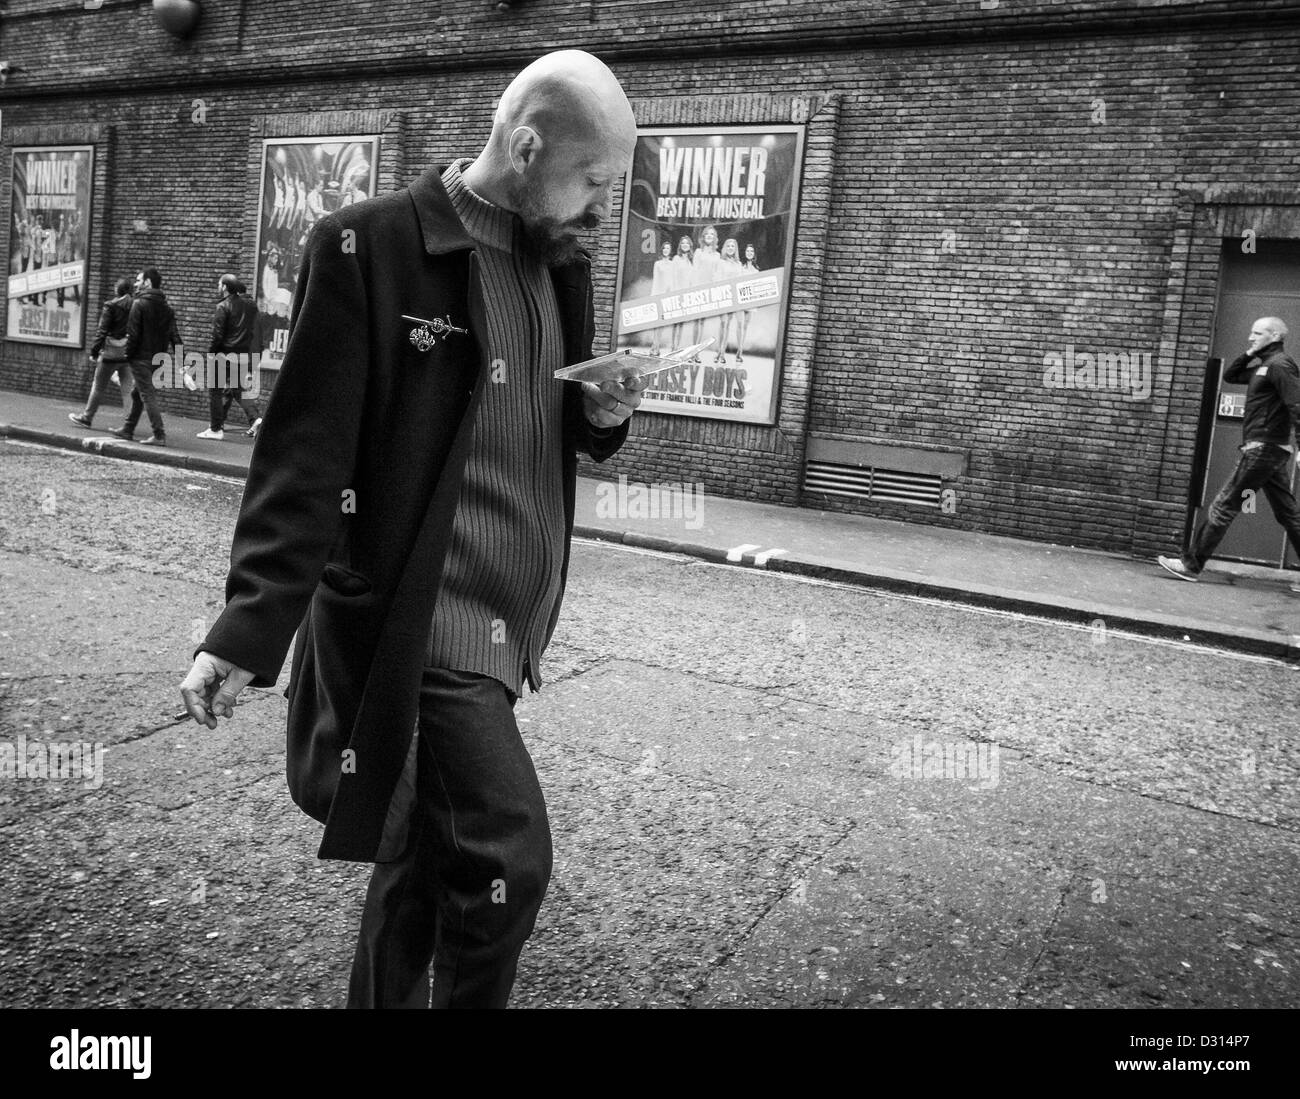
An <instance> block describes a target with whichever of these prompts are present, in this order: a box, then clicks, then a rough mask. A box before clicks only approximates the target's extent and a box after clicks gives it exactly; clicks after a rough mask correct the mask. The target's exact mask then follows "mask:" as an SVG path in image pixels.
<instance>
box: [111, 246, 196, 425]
mask: <svg viewBox="0 0 1300 1099" xmlns="http://www.w3.org/2000/svg"><path fill="white" fill-rule="evenodd" d="M135 282H136V287H137V288H138V293H137V295H136V299H135V301H133V302H132V303H131V313H130V315H129V316H128V317H127V320H126V358H127V363H128V365H129V366H130V367H131V378H132V379H133V380H134V382H135V392H134V393H132V394H131V411H130V412H128V413H127V414H126V423H124V424H123V425H122V426H121V427H120V428H118V430H116V431H113V432H110V434H112V435H116V436H118V437H119V438H122V439H126V440H127V441H128V442H134V441H135V425H136V424H138V423H139V422H140V412H141V410H142V409H148V411H149V426H150V427H152V428H153V437H152V438H149V439H144V440H142V441H143V443H144V444H145V446H166V445H167V432H166V431H165V430H164V428H163V418H162V413H161V412H159V411H158V394H157V392H156V391H155V389H154V387H153V358H154V356H155V355H158V354H161V353H163V352H166V353H168V354H175V350H176V345H177V344H179V343H180V342H181V338H180V335H179V334H178V333H177V331H176V314H175V313H173V312H172V307H171V306H170V305H168V304H167V298H166V297H165V296H164V295H163V292H162V275H160V274H159V273H158V268H156V267H146V268H145V269H144V270H143V271H141V272H140V273H139V274H138V275H137V276H136V280H135ZM177 365H182V364H177Z"/></svg>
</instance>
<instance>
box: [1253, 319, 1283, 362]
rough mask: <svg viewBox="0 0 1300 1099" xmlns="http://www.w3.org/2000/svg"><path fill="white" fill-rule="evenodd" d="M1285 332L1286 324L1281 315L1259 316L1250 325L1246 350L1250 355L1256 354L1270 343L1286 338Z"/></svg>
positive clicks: (1279, 341)
mask: <svg viewBox="0 0 1300 1099" xmlns="http://www.w3.org/2000/svg"><path fill="white" fill-rule="evenodd" d="M1286 332H1287V328H1286V324H1285V323H1284V322H1283V321H1282V318H1281V317H1260V318H1259V320H1257V321H1256V322H1255V323H1254V324H1253V325H1251V326H1250V338H1249V340H1248V341H1247V343H1246V351H1247V352H1248V353H1249V354H1251V355H1255V354H1258V353H1259V352H1260V351H1262V350H1264V348H1266V347H1269V346H1271V345H1272V344H1275V343H1281V342H1282V341H1283V340H1284V339H1286Z"/></svg>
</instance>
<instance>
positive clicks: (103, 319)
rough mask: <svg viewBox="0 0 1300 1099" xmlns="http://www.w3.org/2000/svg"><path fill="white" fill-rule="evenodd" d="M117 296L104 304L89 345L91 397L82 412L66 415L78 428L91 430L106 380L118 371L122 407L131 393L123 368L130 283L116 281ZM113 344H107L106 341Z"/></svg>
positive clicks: (124, 364)
mask: <svg viewBox="0 0 1300 1099" xmlns="http://www.w3.org/2000/svg"><path fill="white" fill-rule="evenodd" d="M116 291H117V296H116V297H112V298H109V299H108V301H106V302H104V308H103V310H102V311H101V312H100V314H99V328H98V329H97V330H96V331H95V342H94V343H92V344H91V345H90V361H91V362H92V363H94V364H95V377H94V380H93V381H92V382H91V383H90V396H89V397H88V398H87V399H86V407H85V408H84V409H83V410H82V411H81V412H69V413H68V419H69V420H71V421H72V422H73V423H74V424H77V425H79V426H81V427H90V421H91V420H93V419H94V418H95V413H96V412H97V411H98V410H99V405H100V402H101V401H103V399H104V391H105V390H106V389H107V388H108V381H109V379H110V378H111V377H112V376H113V373H114V371H116V372H117V384H118V385H119V386H120V387H121V390H122V401H123V404H125V403H126V401H127V399H128V398H127V394H128V393H129V392H130V391H131V372H130V371H129V370H128V369H127V366H126V344H125V343H124V342H123V341H125V340H126V321H127V317H129V316H130V314H131V280H130V279H118V280H117V287H116ZM110 340H111V341H112V343H110V342H109V341H110Z"/></svg>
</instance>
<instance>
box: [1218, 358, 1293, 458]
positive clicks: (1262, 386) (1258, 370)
mask: <svg viewBox="0 0 1300 1099" xmlns="http://www.w3.org/2000/svg"><path fill="white" fill-rule="evenodd" d="M1223 380H1224V381H1225V382H1231V383H1233V384H1234V385H1243V384H1245V385H1247V389H1246V415H1245V418H1244V419H1243V420H1242V422H1241V441H1242V442H1243V443H1256V442H1259V443H1273V444H1274V445H1275V446H1288V445H1290V442H1291V429H1292V427H1293V426H1294V427H1295V428H1296V429H1297V430H1300V366H1297V365H1296V361H1295V359H1293V358H1291V356H1290V355H1288V354H1287V353H1286V352H1285V351H1283V350H1282V345H1281V344H1280V343H1272V344H1269V345H1268V346H1267V347H1263V348H1260V350H1259V351H1257V352H1256V353H1255V354H1254V355H1249V354H1246V355H1240V356H1238V357H1237V358H1236V359H1235V360H1234V361H1233V363H1232V365H1231V366H1229V367H1228V368H1227V369H1226V370H1225V371H1224V372H1223Z"/></svg>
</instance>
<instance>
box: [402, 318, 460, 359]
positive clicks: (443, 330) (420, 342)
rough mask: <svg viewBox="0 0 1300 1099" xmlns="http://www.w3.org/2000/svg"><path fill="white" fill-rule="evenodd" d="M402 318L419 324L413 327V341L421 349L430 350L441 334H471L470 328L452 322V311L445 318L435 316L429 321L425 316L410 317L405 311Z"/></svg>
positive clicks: (444, 335)
mask: <svg viewBox="0 0 1300 1099" xmlns="http://www.w3.org/2000/svg"><path fill="white" fill-rule="evenodd" d="M402 320H404V321H411V322H412V323H413V324H416V325H419V327H418V328H413V329H411V342H412V343H413V344H415V346H416V347H417V348H419V349H420V350H421V351H428V350H429V348H431V347H432V346H433V345H434V344H435V343H437V342H438V337H439V336H443V337H444V338H445V337H446V336H449V335H450V334H451V333H452V332H459V333H460V334H461V335H462V336H468V335H469V329H468V328H457V327H456V326H455V325H454V324H452V323H451V314H450V313H449V314H447V318H446V319H445V320H444V319H443V318H442V317H434V318H433V320H431V321H427V320H425V319H424V318H423V317H408V316H407V315H406V314H405V313H403V314H402Z"/></svg>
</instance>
